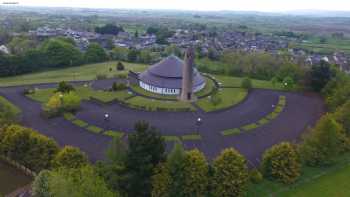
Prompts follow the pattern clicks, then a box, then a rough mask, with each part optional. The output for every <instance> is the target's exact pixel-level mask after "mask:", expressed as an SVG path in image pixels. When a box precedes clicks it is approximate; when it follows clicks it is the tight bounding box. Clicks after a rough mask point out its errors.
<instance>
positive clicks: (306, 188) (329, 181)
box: [247, 154, 350, 197]
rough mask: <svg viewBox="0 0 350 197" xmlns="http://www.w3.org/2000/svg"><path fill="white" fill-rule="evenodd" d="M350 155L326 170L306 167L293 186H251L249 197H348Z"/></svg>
mask: <svg viewBox="0 0 350 197" xmlns="http://www.w3.org/2000/svg"><path fill="white" fill-rule="evenodd" d="M349 164H350V154H346V155H343V156H340V157H338V158H337V162H336V164H335V165H333V166H330V167H324V168H311V167H304V168H303V170H302V176H301V177H300V178H299V179H298V181H297V182H296V183H294V184H292V185H284V184H282V183H277V182H273V181H270V180H264V181H263V182H262V183H259V184H251V185H250V186H249V189H248V193H247V197H255V196H259V197H264V196H266V197H267V196H283V197H313V196H316V197H333V196H336V197H346V196H349V194H350V182H349V179H350V165H349Z"/></svg>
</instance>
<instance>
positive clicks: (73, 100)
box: [62, 92, 81, 112]
mask: <svg viewBox="0 0 350 197" xmlns="http://www.w3.org/2000/svg"><path fill="white" fill-rule="evenodd" d="M80 102H81V99H80V97H79V96H78V95H77V94H76V93H75V92H69V93H67V94H64V95H63V97H62V110H63V111H65V112H74V111H76V110H78V109H79V107H80Z"/></svg>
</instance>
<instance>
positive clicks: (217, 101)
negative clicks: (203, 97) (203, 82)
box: [210, 92, 222, 106]
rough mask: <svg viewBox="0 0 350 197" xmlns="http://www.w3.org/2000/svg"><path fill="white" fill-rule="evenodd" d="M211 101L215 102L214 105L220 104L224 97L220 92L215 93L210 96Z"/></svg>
mask: <svg viewBox="0 0 350 197" xmlns="http://www.w3.org/2000/svg"><path fill="white" fill-rule="evenodd" d="M210 102H211V104H213V105H214V106H217V105H219V104H220V103H221V102H222V99H221V97H220V95H219V93H218V92H216V93H214V94H213V95H212V96H211V97H210Z"/></svg>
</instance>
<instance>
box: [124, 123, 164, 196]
mask: <svg viewBox="0 0 350 197" xmlns="http://www.w3.org/2000/svg"><path fill="white" fill-rule="evenodd" d="M135 130H136V132H135V133H132V134H130V135H129V138H128V142H129V148H128V151H127V154H126V169H127V170H128V172H127V173H128V175H127V180H126V183H127V184H128V185H127V193H128V195H129V196H149V195H150V194H151V177H152V176H153V175H154V168H155V167H156V166H157V165H158V164H159V163H160V162H162V161H164V159H165V142H164V140H163V138H162V136H161V135H160V134H159V132H158V131H157V130H156V129H155V128H152V127H150V126H149V124H148V123H146V122H144V121H141V122H138V123H136V125H135Z"/></svg>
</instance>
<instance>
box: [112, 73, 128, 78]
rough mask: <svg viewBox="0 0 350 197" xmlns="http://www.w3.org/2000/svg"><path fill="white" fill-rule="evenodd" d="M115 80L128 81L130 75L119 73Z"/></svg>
mask: <svg viewBox="0 0 350 197" xmlns="http://www.w3.org/2000/svg"><path fill="white" fill-rule="evenodd" d="M114 77H115V78H119V79H126V78H128V74H126V73H118V74H115V75H114Z"/></svg>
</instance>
